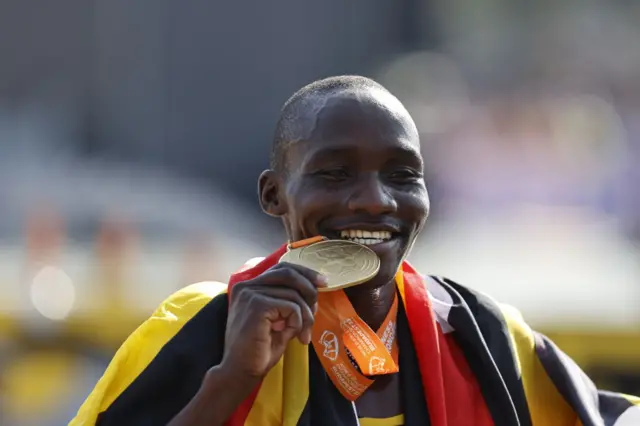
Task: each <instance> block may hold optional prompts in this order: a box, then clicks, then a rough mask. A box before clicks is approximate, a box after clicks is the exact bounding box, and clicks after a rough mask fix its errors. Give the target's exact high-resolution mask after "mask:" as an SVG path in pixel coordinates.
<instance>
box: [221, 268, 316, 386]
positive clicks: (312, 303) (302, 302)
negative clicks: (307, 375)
mask: <svg viewBox="0 0 640 426" xmlns="http://www.w3.org/2000/svg"><path fill="white" fill-rule="evenodd" d="M326 283H327V282H326V278H325V277H324V276H322V275H320V274H319V273H317V272H315V271H313V270H311V269H309V268H305V267H303V266H298V265H292V264H290V263H279V264H277V265H275V266H273V267H272V268H270V269H269V270H267V271H265V272H264V273H263V274H261V275H259V276H257V277H256V278H254V279H252V280H249V281H244V282H240V283H238V284H236V285H235V286H234V287H233V290H232V292H233V294H232V295H231V305H230V307H229V315H228V319H227V330H226V335H225V345H224V346H225V348H224V356H223V360H222V363H221V365H220V368H221V369H224V370H225V371H232V372H234V373H235V374H238V375H239V376H240V377H255V378H262V377H264V376H265V375H266V374H267V373H268V372H269V370H271V368H272V367H273V366H274V365H275V364H276V363H277V362H278V360H279V359H280V357H281V356H282V354H283V353H284V351H285V349H286V346H287V343H288V342H289V340H291V339H293V338H298V339H299V340H300V342H301V343H303V344H309V343H311V329H312V328H313V321H314V315H315V313H316V310H317V302H318V287H324V286H326Z"/></svg>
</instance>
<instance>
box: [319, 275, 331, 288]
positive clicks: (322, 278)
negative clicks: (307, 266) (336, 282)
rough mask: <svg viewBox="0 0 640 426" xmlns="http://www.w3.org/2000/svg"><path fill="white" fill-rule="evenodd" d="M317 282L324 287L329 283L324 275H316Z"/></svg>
mask: <svg viewBox="0 0 640 426" xmlns="http://www.w3.org/2000/svg"><path fill="white" fill-rule="evenodd" d="M318 284H319V285H320V286H322V287H326V286H327V285H328V284H329V279H328V278H327V277H325V276H324V275H318Z"/></svg>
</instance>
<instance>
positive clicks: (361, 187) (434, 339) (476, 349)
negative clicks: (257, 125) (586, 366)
mask: <svg viewBox="0 0 640 426" xmlns="http://www.w3.org/2000/svg"><path fill="white" fill-rule="evenodd" d="M271 163H272V164H271V169H270V170H267V171H265V172H264V173H263V174H262V175H261V176H260V180H259V197H260V203H261V205H262V208H263V210H264V211H265V212H266V213H267V214H269V215H271V216H275V217H278V218H280V219H281V220H282V223H283V225H284V228H285V231H286V235H287V237H288V240H289V244H283V246H282V247H280V248H279V249H278V250H276V251H275V252H274V253H271V254H270V255H268V256H267V257H265V258H263V259H258V260H252V261H249V262H247V264H246V265H245V266H244V267H243V268H242V269H241V270H240V271H239V272H238V273H236V274H234V275H233V276H232V277H231V278H230V280H229V283H228V285H226V284H219V283H199V284H194V285H192V286H189V287H186V288H184V289H183V290H181V291H179V292H177V293H176V294H174V295H172V296H171V297H169V298H168V299H167V300H166V301H165V302H164V303H163V304H162V305H161V306H160V307H159V308H158V310H157V311H156V312H155V313H154V315H153V316H152V317H151V318H150V319H149V320H147V321H146V322H145V323H143V324H142V325H141V326H140V327H139V328H138V329H137V330H136V331H135V332H134V333H133V334H132V335H131V336H130V337H129V338H128V339H127V341H126V342H125V343H124V344H123V345H122V347H121V348H120V350H119V351H118V352H117V354H116V356H115V357H114V359H113V361H112V363H111V365H110V366H109V368H108V369H107V371H106V372H105V374H104V376H103V377H102V379H101V380H100V381H99V382H98V384H97V385H96V387H95V389H94V391H93V392H92V393H91V395H90V396H89V397H88V399H87V400H86V402H85V403H84V404H83V406H82V407H81V409H80V411H79V412H78V415H77V416H76V418H75V419H74V420H73V421H72V422H71V425H93V424H96V425H102V426H106V425H165V424H170V425H173V426H176V425H233V426H241V425H256V426H257V425H261V426H262V425H264V426H276V425H287V426H295V425H300V426H307V425H314V426H315V425H353V426H355V425H358V424H360V425H362V426H366V425H372V426H373V425H378V426H383V425H388V426H397V425H412V426H413V425H433V426H463V425H479V426H489V425H504V426H518V425H523V426H524V425H539V426H576V425H578V424H582V425H583V426H596V425H606V426H623V425H636V424H640V408H638V407H637V406H636V405H635V404H638V402H639V401H638V400H637V399H634V398H632V397H629V396H624V395H620V394H614V393H610V392H604V391H598V390H596V389H595V387H594V386H593V384H592V382H591V381H590V380H589V379H588V378H587V377H586V376H585V375H584V373H583V372H582V371H581V370H580V369H579V368H578V367H577V366H576V365H575V364H574V363H573V362H572V361H571V360H570V359H569V358H568V357H567V356H566V355H564V354H563V353H562V352H561V351H560V350H559V349H558V348H557V347H556V346H554V345H553V343H552V342H550V341H549V340H548V339H546V338H545V337H544V336H542V335H540V334H537V333H535V332H534V331H532V330H531V329H530V328H529V327H528V326H527V325H526V324H525V323H524V322H523V320H522V318H521V317H520V316H519V314H518V313H517V311H515V310H513V309H511V308H509V307H506V306H503V305H500V304H498V303H497V302H495V301H493V300H492V299H490V298H489V297H487V296H485V295H482V294H478V293H476V292H474V291H472V290H470V289H468V288H466V287H463V286H460V285H458V284H456V283H453V282H451V281H449V280H446V279H443V278H437V277H430V276H425V275H422V274H420V273H418V272H417V271H415V270H414V269H413V268H412V267H411V265H410V264H409V263H408V262H406V261H405V260H404V259H405V258H406V257H407V254H408V253H409V251H410V249H411V247H412V245H413V243H414V242H415V239H416V237H417V236H418V234H419V233H420V231H421V229H422V228H423V226H424V224H425V222H426V219H427V216H428V213H429V198H428V194H427V189H426V187H425V183H424V179H423V175H422V168H423V163H422V158H421V155H420V142H419V138H418V132H417V130H416V126H415V124H414V122H413V120H412V119H411V117H410V115H409V114H408V112H407V111H406V109H405V108H404V107H403V105H402V104H401V103H400V101H399V100H398V99H396V98H395V97H394V96H393V95H391V94H390V93H389V92H388V91H387V90H386V89H385V88H383V87H382V86H380V85H379V84H377V83H376V82H374V81H372V80H370V79H367V78H364V77H357V76H342V77H333V78H328V79H324V80H320V81H317V82H314V83H312V84H310V85H308V86H305V87H304V88H302V89H300V90H299V91H298V92H297V93H296V94H294V95H293V96H292V97H291V98H290V99H289V100H288V101H287V102H286V104H285V106H284V108H283V110H282V114H281V118H280V120H279V122H278V125H277V129H276V136H275V140H274V145H273V150H272V159H271ZM321 239H329V240H350V241H354V242H357V243H359V244H362V245H366V246H367V247H368V248H370V249H371V250H372V251H373V252H374V253H375V254H376V255H377V257H378V258H379V260H380V269H379V271H378V273H377V274H376V275H375V277H374V278H372V279H370V280H369V281H367V282H365V283H363V284H360V285H357V286H354V287H350V288H348V289H346V290H338V291H329V292H325V291H318V290H322V289H323V287H325V286H326V285H327V279H326V277H323V276H322V275H320V274H319V273H317V272H314V271H313V270H311V269H308V268H305V267H302V266H299V265H294V264H290V263H286V262H279V260H280V258H281V257H282V256H283V255H284V254H285V253H286V252H287V250H289V249H296V248H299V247H311V246H312V245H313V244H315V243H317V242H318V241H320V240H321ZM334 255H335V252H334ZM336 260H341V258H340V256H338V257H337V258H336Z"/></svg>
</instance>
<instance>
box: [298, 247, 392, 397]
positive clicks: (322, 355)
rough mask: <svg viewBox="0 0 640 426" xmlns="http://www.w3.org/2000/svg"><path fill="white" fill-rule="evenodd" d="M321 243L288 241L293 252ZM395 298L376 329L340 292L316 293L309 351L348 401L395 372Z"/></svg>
mask: <svg viewBox="0 0 640 426" xmlns="http://www.w3.org/2000/svg"><path fill="white" fill-rule="evenodd" d="M323 240H325V238H324V237H322V236H318V237H313V238H308V239H305V240H301V241H296V242H290V243H289V245H288V249H289V250H292V249H296V248H300V247H304V246H307V245H311V244H314V243H317V242H319V241H323ZM397 315H398V297H397V296H395V298H394V300H393V304H392V306H391V309H390V310H389V312H388V313H387V316H386V318H385V320H384V322H383V323H382V325H381V326H380V328H379V329H378V331H377V332H374V331H373V330H372V329H371V327H369V326H368V325H367V323H365V322H364V321H363V320H362V318H360V317H359V316H358V314H357V313H356V311H355V309H353V306H352V305H351V302H350V301H349V298H348V297H347V295H346V293H345V292H344V291H343V290H336V291H329V292H321V293H318V312H317V313H316V315H315V324H314V327H313V330H312V342H313V348H314V350H315V351H316V354H317V355H318V358H319V359H320V363H321V364H322V366H323V368H324V369H325V371H326V372H327V374H328V375H329V378H330V379H331V381H332V382H333V384H334V385H335V386H336V388H337V389H338V390H339V391H340V393H341V394H342V395H343V396H344V397H345V398H347V399H348V400H349V401H355V400H356V399H357V398H358V397H359V396H360V395H362V394H363V393H364V392H365V391H366V390H367V388H368V387H369V386H371V385H372V384H373V379H372V378H370V377H375V376H378V375H383V374H393V373H397V372H398V342H397V341H396V318H397Z"/></svg>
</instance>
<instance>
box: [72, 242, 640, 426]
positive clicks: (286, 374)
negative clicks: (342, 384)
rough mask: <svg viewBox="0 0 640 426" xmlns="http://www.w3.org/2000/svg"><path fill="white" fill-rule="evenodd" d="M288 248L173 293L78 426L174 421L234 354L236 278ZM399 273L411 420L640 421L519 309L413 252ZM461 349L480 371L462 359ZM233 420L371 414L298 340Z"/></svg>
mask: <svg viewBox="0 0 640 426" xmlns="http://www.w3.org/2000/svg"><path fill="white" fill-rule="evenodd" d="M284 250H286V246H283V247H281V248H280V249H279V250H278V251H276V252H275V253H273V254H272V255H270V256H269V257H267V258H264V259H262V260H260V261H252V262H250V263H248V264H247V265H245V267H243V269H241V270H240V271H238V272H237V273H236V274H234V275H233V276H232V277H231V279H230V281H229V283H228V284H229V285H228V286H227V285H226V284H220V283H199V284H195V285H192V286H189V287H186V288H184V289H182V290H180V291H178V292H177V293H175V294H173V295H172V296H171V297H169V298H168V299H167V300H165V301H164V302H163V303H162V304H161V305H160V307H159V308H158V309H157V310H156V312H155V313H154V314H153V315H152V316H151V317H150V318H149V319H148V320H147V321H145V322H144V323H143V324H142V325H141V326H140V327H139V328H138V329H137V330H136V331H134V332H133V333H132V334H131V336H129V338H128V339H127V340H126V341H125V342H124V343H123V345H122V346H121V347H120V349H119V350H118V352H117V353H116V355H115V356H114V358H113V360H112V362H111V364H110V365H109V367H108V368H107V370H106V371H105V373H104V375H103V376H102V378H101V379H100V380H99V382H98V383H97V385H96V387H95V388H94V390H93V392H92V393H91V394H90V395H89V397H88V398H87V400H86V401H85V402H84V404H83V405H82V407H81V408H80V410H79V411H78V414H77V415H76V417H75V418H74V419H73V420H72V421H71V423H70V426H89V425H99V426H116V425H118V426H126V425H136V426H146V425H154V426H155V425H163V424H167V423H168V422H169V421H170V420H171V419H172V418H173V417H174V416H175V415H176V414H177V413H178V412H179V411H180V410H181V409H182V408H183V407H184V406H185V405H186V404H187V403H188V402H189V401H190V400H191V398H193V396H194V395H195V394H196V392H197V391H198V389H199V388H200V385H201V383H202V380H203V377H204V375H205V373H206V372H207V370H208V369H209V368H211V367H212V366H214V365H218V364H219V363H220V362H221V360H222V354H223V348H224V335H225V329H226V320H227V312H228V305H229V300H230V297H231V298H232V297H233V285H234V284H235V283H237V282H241V281H245V280H247V279H251V278H254V277H256V276H258V275H259V274H261V273H262V272H264V271H265V270H267V269H268V268H270V267H271V266H273V265H274V264H275V263H277V261H278V259H279V258H280V256H281V255H282V254H283V253H284ZM397 284H398V292H399V294H400V296H401V299H402V303H400V304H399V309H398V316H397V324H396V327H397V341H398V345H399V355H398V356H399V374H400V376H401V383H402V385H401V386H402V399H403V407H402V409H403V416H404V424H406V425H412V426H413V425H430V426H458V425H462V424H468V420H470V419H469V418H466V419H465V416H475V417H474V418H473V420H474V421H475V423H474V424H478V425H483V426H484V425H486V426H489V425H496V426H578V425H582V426H631V425H640V399H637V398H634V397H631V396H626V395H622V394H617V393H612V392H605V391H600V390H597V389H596V387H595V386H594V385H593V383H592V382H591V380H590V379H589V378H588V377H587V376H586V375H585V374H584V373H583V372H582V370H581V369H580V368H579V367H578V366H577V365H576V364H575V363H574V362H573V361H572V360H571V359H570V358H569V357H568V356H566V355H565V354H564V353H563V352H562V351H561V350H560V349H559V348H557V347H556V346H555V345H554V344H553V343H552V342H551V341H550V340H549V339H547V338H546V337H545V336H543V335H541V334H538V333H536V332H535V331H533V330H531V329H530V328H529V327H528V325H527V324H526V323H525V322H524V321H523V319H522V317H521V316H520V314H519V313H518V312H517V311H516V310H515V309H513V308H510V307H508V306H504V305H500V304H498V303H497V302H495V301H494V300H492V299H491V298H489V297H487V296H485V295H482V294H480V293H477V292H475V291H472V290H470V289H468V288H466V287H463V286H461V285H459V284H456V283H454V282H452V281H450V280H446V279H442V278H437V277H429V276H421V275H419V274H418V273H417V272H416V271H415V270H414V269H413V268H412V267H411V265H409V264H408V263H406V262H405V263H404V264H403V265H402V268H401V271H399V278H398V279H397ZM438 345H440V346H438ZM434 348H435V349H434ZM457 354H461V355H460V356H461V357H462V359H463V360H464V361H465V363H464V364H466V367H465V368H467V369H468V370H469V372H470V373H469V374H466V370H465V371H458V370H457V368H459V367H458V365H459V364H460V363H459V362H457V361H456V360H457V358H456V356H457ZM447 357H450V358H447ZM452 360H454V361H455V362H454V361H452ZM470 376H471V377H473V380H470V379H468V381H469V383H466V382H464V378H465V377H467V378H468V377H470ZM476 388H477V392H478V395H481V397H480V398H479V400H481V401H480V402H479V403H478V402H473V401H472V400H471V399H469V398H467V399H468V401H467V403H463V402H461V401H466V400H465V398H462V397H460V398H456V392H458V391H460V390H461V395H462V393H464V394H465V395H471V394H473V392H475V389H476ZM474 404H476V405H474ZM478 404H479V405H478ZM460 406H462V408H461V407H460ZM465 410H468V411H465ZM482 413H486V416H485V415H484V414H482ZM464 420H467V422H464ZM226 424H227V425H228V426H258V425H260V426H280V425H284V426H320V425H329V424H331V425H338V426H356V425H358V424H359V422H358V419H357V415H356V411H355V410H354V406H353V404H352V403H351V402H350V401H348V400H347V399H346V398H344V397H343V396H342V395H341V393H340V392H339V391H338V390H337V389H336V387H335V386H334V384H333V383H332V381H331V380H330V378H329V376H328V375H327V373H326V371H325V370H324V368H323V366H322V363H321V362H320V360H319V359H318V355H317V354H316V352H315V351H314V349H313V347H312V346H311V345H309V346H305V345H302V344H301V343H299V342H298V341H297V340H292V341H291V342H290V343H289V345H288V347H287V349H286V351H285V354H284V356H283V357H282V358H281V359H280V361H279V362H278V363H277V364H276V366H275V367H274V368H273V369H272V370H271V371H270V372H269V373H268V374H267V376H266V377H265V378H264V379H263V381H262V382H261V383H260V385H259V386H258V387H257V388H256V389H255V390H254V391H253V392H252V394H251V395H250V396H249V397H248V398H247V399H246V400H245V401H244V402H243V403H242V404H241V405H240V406H239V407H238V408H237V409H236V411H235V412H234V414H233V415H232V417H231V418H230V419H228V420H227V423H226Z"/></svg>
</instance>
